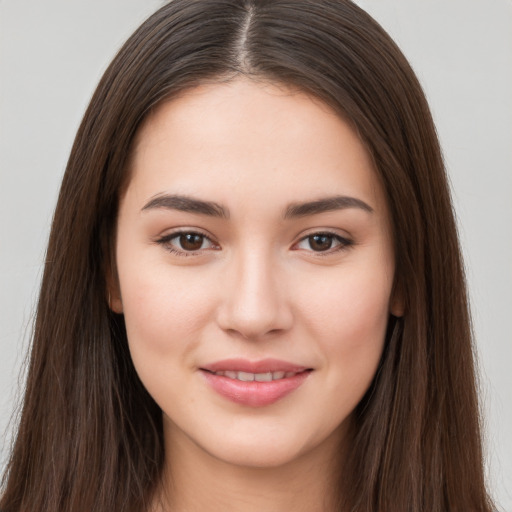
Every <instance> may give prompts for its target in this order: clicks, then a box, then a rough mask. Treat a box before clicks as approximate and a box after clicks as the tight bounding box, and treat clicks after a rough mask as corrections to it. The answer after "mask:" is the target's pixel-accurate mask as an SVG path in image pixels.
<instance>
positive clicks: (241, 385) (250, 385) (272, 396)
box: [202, 370, 311, 407]
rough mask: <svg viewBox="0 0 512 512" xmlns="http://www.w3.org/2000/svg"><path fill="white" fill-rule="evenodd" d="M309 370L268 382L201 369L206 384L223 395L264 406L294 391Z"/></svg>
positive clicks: (233, 400) (244, 403)
mask: <svg viewBox="0 0 512 512" xmlns="http://www.w3.org/2000/svg"><path fill="white" fill-rule="evenodd" d="M310 373H311V371H309V370H307V371H303V372H300V373H296V374H295V375H294V376H293V377H286V378H284V379H277V380H273V381H269V382H258V381H252V382H244V381H241V380H237V379H230V378H229V377H224V376H221V375H215V374H214V373H211V372H207V371H205V370H202V374H203V375H204V377H205V379H206V381H207V382H208V384H209V385H210V386H211V387H212V388H213V389H214V391H216V392H217V393H219V395H222V396H223V397H225V398H227V399H228V400H231V401H232V402H235V403H237V404H240V405H247V406H249V407H264V406H265V405H270V404H273V403H275V402H277V401H278V400H281V398H284V397H285V396H286V395H288V394H290V393H291V392H292V391H295V390H296V389H297V388H298V387H299V386H300V385H301V384H302V383H303V382H304V381H305V380H306V379H307V378H308V376H309V374H310Z"/></svg>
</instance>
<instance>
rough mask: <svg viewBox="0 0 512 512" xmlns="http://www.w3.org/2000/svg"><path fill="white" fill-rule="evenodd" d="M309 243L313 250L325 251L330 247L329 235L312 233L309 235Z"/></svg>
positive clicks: (330, 237)
mask: <svg viewBox="0 0 512 512" xmlns="http://www.w3.org/2000/svg"><path fill="white" fill-rule="evenodd" d="M309 245H310V247H311V249H313V250H314V251H327V250H328V249H330V248H331V247H332V236H331V235H313V236H310V237H309Z"/></svg>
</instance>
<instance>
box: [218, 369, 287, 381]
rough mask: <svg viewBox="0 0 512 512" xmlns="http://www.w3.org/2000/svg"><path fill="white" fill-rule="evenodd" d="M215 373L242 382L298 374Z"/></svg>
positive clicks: (278, 378) (274, 378)
mask: <svg viewBox="0 0 512 512" xmlns="http://www.w3.org/2000/svg"><path fill="white" fill-rule="evenodd" d="M215 375H220V376H223V377H227V378H228V379H236V380H241V381H242V382H253V381H256V382H271V381H273V380H280V379H285V378H288V377H293V376H294V375H296V373H295V372H282V371H278V372H266V373H249V372H234V371H231V370H226V371H219V372H215Z"/></svg>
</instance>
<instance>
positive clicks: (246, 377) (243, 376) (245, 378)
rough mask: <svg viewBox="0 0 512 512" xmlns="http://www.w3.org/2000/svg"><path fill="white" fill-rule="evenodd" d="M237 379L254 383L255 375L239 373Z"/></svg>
mask: <svg viewBox="0 0 512 512" xmlns="http://www.w3.org/2000/svg"><path fill="white" fill-rule="evenodd" d="M237 378H238V380H241V381H242V382H252V381H253V380H254V373H246V372H238V377H237Z"/></svg>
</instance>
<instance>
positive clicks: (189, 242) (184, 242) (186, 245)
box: [180, 233, 203, 251]
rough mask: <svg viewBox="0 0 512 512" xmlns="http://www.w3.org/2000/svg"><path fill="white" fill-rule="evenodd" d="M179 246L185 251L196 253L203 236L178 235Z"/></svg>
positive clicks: (192, 234) (201, 243)
mask: <svg viewBox="0 0 512 512" xmlns="http://www.w3.org/2000/svg"><path fill="white" fill-rule="evenodd" d="M180 245H181V247H182V248H183V249H185V250H186V251H197V250H199V249H201V246H202V245H203V235H197V234H195V233H186V234H184V235H180Z"/></svg>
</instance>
